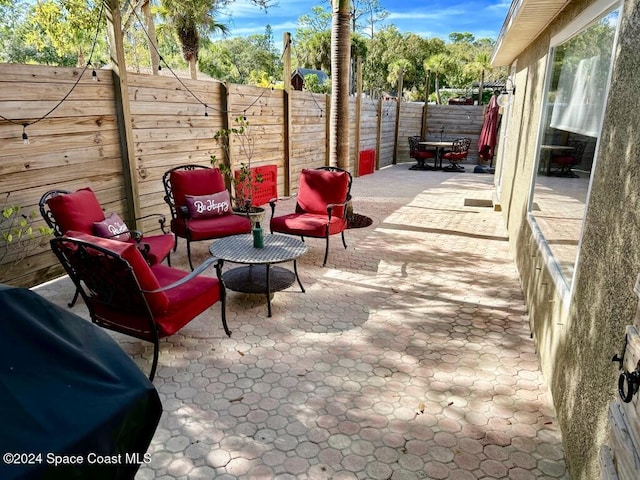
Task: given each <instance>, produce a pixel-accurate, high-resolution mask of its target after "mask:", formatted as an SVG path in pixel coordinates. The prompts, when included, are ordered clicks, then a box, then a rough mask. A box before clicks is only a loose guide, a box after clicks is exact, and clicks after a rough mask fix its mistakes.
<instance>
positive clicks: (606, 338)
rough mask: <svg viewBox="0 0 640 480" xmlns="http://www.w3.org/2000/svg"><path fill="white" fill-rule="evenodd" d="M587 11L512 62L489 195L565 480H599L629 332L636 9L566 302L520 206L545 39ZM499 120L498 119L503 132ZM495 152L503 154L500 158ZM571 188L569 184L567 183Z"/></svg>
mask: <svg viewBox="0 0 640 480" xmlns="http://www.w3.org/2000/svg"><path fill="white" fill-rule="evenodd" d="M591 3H592V2H591V1H573V2H569V3H568V4H567V6H566V7H565V8H564V10H563V11H562V12H561V13H560V14H559V15H558V16H557V17H555V19H554V20H553V21H552V23H551V24H550V25H549V26H548V27H547V29H546V30H545V31H544V32H543V33H542V34H541V35H540V36H538V37H537V38H536V39H535V40H534V41H533V42H532V43H531V44H530V45H529V46H528V47H527V48H526V49H525V50H524V51H523V52H522V53H521V54H520V55H518V57H517V63H516V66H515V71H516V73H515V77H514V80H515V81H514V83H515V85H516V92H515V99H514V104H513V105H512V106H511V108H510V110H509V111H508V112H507V113H508V115H509V118H508V122H507V125H508V127H507V128H508V130H507V132H506V136H505V137H504V141H503V142H501V144H500V147H499V150H498V153H497V158H498V159H499V160H498V164H497V165H496V176H498V174H500V179H496V180H497V182H498V183H499V185H500V189H499V191H498V192H497V201H498V202H499V204H500V206H501V209H502V214H503V216H504V221H505V222H506V225H507V227H508V230H509V235H510V247H511V249H512V253H513V255H514V258H515V259H516V264H517V268H518V271H519V273H520V277H521V281H522V288H523V291H524V293H525V298H526V302H527V305H528V308H529V315H530V325H531V331H532V334H533V335H534V338H535V342H536V345H537V351H538V355H539V357H540V361H541V366H542V369H543V373H544V375H545V378H546V380H547V382H548V383H549V385H550V390H551V393H552V395H553V400H554V405H555V408H556V412H557V416H558V421H559V424H560V428H561V431H562V435H563V442H564V448H565V456H566V461H567V466H568V468H569V472H570V475H571V478H573V479H596V478H599V475H600V473H599V467H598V450H599V447H600V445H602V444H603V443H605V442H606V441H607V434H608V422H607V409H608V405H609V403H610V402H611V401H612V400H613V399H614V396H615V395H616V394H617V393H616V392H617V390H616V387H617V375H618V371H617V364H615V363H612V361H611V358H612V356H613V355H614V353H619V352H620V350H621V348H622V343H623V339H624V329H625V325H627V324H630V323H633V318H634V315H635V312H636V309H637V305H638V299H637V297H636V296H635V294H634V293H633V286H634V284H635V281H636V278H637V276H638V274H639V273H640V101H639V100H638V96H639V95H640V54H639V53H638V51H639V50H638V48H639V46H640V0H626V1H624V3H623V6H622V15H621V27H620V30H619V36H618V43H617V45H616V49H615V54H614V65H613V70H612V80H611V84H610V89H609V96H608V99H607V103H606V107H605V108H606V112H605V117H604V123H603V129H602V133H601V136H600V144H599V150H598V152H597V157H598V158H597V163H596V166H595V168H594V170H593V171H592V185H591V194H590V197H589V200H588V207H587V212H586V219H585V223H584V229H583V235H582V242H581V244H580V247H579V248H580V250H579V262H578V265H577V271H576V276H575V280H574V283H573V289H572V290H571V295H570V296H569V298H567V297H566V296H565V297H563V296H562V295H560V294H559V289H558V287H557V285H556V283H555V281H554V277H553V271H552V270H553V269H552V268H550V267H549V264H548V262H546V261H545V249H544V247H543V246H541V245H540V243H539V242H538V241H537V240H536V238H534V234H533V229H532V226H531V224H530V222H529V220H528V202H529V196H530V192H531V185H532V181H533V172H534V170H535V165H534V162H535V151H536V141H537V133H538V124H539V121H540V108H541V105H542V98H541V97H542V94H543V91H544V77H545V69H546V64H547V55H548V51H549V43H550V39H551V38H552V36H553V35H555V34H556V33H557V32H559V31H560V30H561V29H562V28H563V27H565V26H566V25H567V24H568V23H569V22H570V21H571V20H572V19H573V18H575V17H576V15H578V14H579V13H580V12H581V11H583V10H584V9H585V8H587V7H588V6H589V5H590V4H591ZM504 123H505V119H503V124H504ZM501 149H503V151H500V150H501ZM568 180H569V181H570V179H568Z"/></svg>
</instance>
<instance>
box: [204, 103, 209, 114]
mask: <svg viewBox="0 0 640 480" xmlns="http://www.w3.org/2000/svg"><path fill="white" fill-rule="evenodd" d="M204 116H205V117H208V116H209V112H207V104H206V103H205V104H204Z"/></svg>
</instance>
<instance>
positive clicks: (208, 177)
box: [162, 165, 251, 270]
mask: <svg viewBox="0 0 640 480" xmlns="http://www.w3.org/2000/svg"><path fill="white" fill-rule="evenodd" d="M162 183H163V184H164V191H165V197H164V201H165V202H167V204H168V205H169V209H170V210H171V231H172V232H173V234H174V236H175V241H174V251H175V249H176V248H177V246H178V237H182V238H184V239H186V240H187V257H188V259H189V266H190V267H191V269H192V270H193V264H192V262H191V242H197V241H200V240H212V239H215V238H222V237H228V236H229V235H238V234H241V233H249V232H250V231H251V222H250V221H249V219H248V218H247V217H246V216H240V215H234V214H233V210H232V208H231V200H230V196H229V192H228V191H227V189H226V186H225V183H224V178H223V176H222V173H221V172H220V169H218V168H209V167H205V166H202V165H181V166H178V167H174V168H172V169H170V170H167V171H166V172H165V173H164V175H163V176H162Z"/></svg>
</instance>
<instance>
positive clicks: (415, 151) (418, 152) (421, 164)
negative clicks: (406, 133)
mask: <svg viewBox="0 0 640 480" xmlns="http://www.w3.org/2000/svg"><path fill="white" fill-rule="evenodd" d="M408 139H409V156H410V157H411V158H414V159H415V160H416V161H417V162H418V163H417V164H416V165H414V166H413V167H411V168H412V169H413V170H425V169H427V165H426V164H425V162H426V161H427V160H429V159H432V158H436V152H435V150H428V149H426V148H422V147H421V145H420V137H419V136H412V137H408Z"/></svg>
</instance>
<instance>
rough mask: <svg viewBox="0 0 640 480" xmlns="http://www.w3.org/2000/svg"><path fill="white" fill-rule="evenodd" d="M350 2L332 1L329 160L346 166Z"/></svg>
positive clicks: (342, 0)
mask: <svg viewBox="0 0 640 480" xmlns="http://www.w3.org/2000/svg"><path fill="white" fill-rule="evenodd" d="M349 3H350V2H349V0H332V6H333V15H332V23H331V118H330V123H329V126H330V128H329V163H330V165H334V166H336V165H337V166H339V167H343V168H346V167H347V166H348V165H349V57H350V53H351V45H350V43H351V35H350V21H349V20H350V19H349V17H350V9H349Z"/></svg>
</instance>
